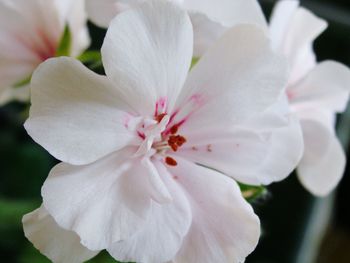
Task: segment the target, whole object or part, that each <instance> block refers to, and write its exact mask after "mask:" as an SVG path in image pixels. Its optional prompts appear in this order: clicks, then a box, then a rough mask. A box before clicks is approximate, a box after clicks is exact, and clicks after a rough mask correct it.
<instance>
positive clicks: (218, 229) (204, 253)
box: [169, 158, 260, 263]
mask: <svg viewBox="0 0 350 263" xmlns="http://www.w3.org/2000/svg"><path fill="white" fill-rule="evenodd" d="M176 160H177V161H178V165H177V166H174V167H171V168H169V171H170V173H171V174H172V175H174V176H176V177H177V181H178V182H179V184H180V185H181V186H182V187H183V189H184V190H185V191H186V192H187V196H188V198H189V200H190V204H191V207H192V214H193V215H192V218H193V219H192V225H191V228H190V230H189V233H188V234H187V236H186V238H185V240H184V242H183V246H182V248H181V250H180V251H179V253H178V254H177V256H176V258H175V260H173V261H174V262H175V263H192V262H201V263H212V262H220V263H225V262H227V263H230V262H243V261H244V259H245V257H247V256H248V254H249V253H251V252H252V251H253V250H254V248H255V246H256V245H257V242H258V240H259V235H260V224H259V219H258V217H257V216H256V215H255V214H254V212H253V209H252V207H251V206H250V205H249V204H248V203H247V202H246V201H245V200H244V198H243V197H242V195H241V191H240V189H239V187H238V185H237V184H236V183H235V182H234V181H233V180H232V179H230V178H228V177H225V176H224V175H222V174H220V173H218V172H215V171H213V170H209V169H207V168H204V167H201V166H197V165H195V164H193V163H189V162H187V161H185V160H183V159H180V158H177V159H176Z"/></svg>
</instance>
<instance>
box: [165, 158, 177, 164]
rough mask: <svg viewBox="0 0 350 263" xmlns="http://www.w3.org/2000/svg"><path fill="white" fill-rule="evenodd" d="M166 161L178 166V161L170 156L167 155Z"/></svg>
mask: <svg viewBox="0 0 350 263" xmlns="http://www.w3.org/2000/svg"><path fill="white" fill-rule="evenodd" d="M165 163H166V164H168V165H170V166H176V165H177V162H176V161H175V160H174V159H173V158H171V157H169V156H167V157H165Z"/></svg>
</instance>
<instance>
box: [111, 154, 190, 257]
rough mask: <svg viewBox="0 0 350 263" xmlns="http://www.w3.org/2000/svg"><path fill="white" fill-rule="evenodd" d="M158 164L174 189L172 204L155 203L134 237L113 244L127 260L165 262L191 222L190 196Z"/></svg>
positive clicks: (113, 250)
mask: <svg viewBox="0 0 350 263" xmlns="http://www.w3.org/2000/svg"><path fill="white" fill-rule="evenodd" d="M154 162H155V164H154V165H155V166H156V167H157V170H158V172H159V174H160V175H161V178H162V180H164V182H165V184H166V186H167V188H168V189H169V191H170V192H171V195H172V197H173V201H172V202H171V203H168V204H162V205H160V204H157V203H154V202H153V203H152V204H151V208H150V210H151V211H150V214H149V216H148V220H147V223H146V224H145V225H144V226H143V227H142V229H140V231H138V232H137V233H136V234H135V235H133V236H132V237H131V238H129V239H127V240H125V241H120V242H117V243H115V244H113V245H112V246H111V247H109V249H108V251H109V253H111V255H112V256H113V257H114V258H116V259H118V260H121V261H123V262H127V261H132V262H154V263H157V262H159V263H162V262H167V261H170V260H172V259H173V258H174V256H175V255H176V253H177V252H178V250H179V249H180V247H181V245H182V241H183V238H184V236H186V234H187V232H188V230H189V227H190V225H191V219H192V215H191V208H190V204H189V203H188V200H187V196H186V195H185V194H184V192H183V190H182V189H181V188H180V186H179V185H178V184H177V182H176V179H174V178H173V177H172V175H170V174H169V172H168V171H167V169H166V168H165V167H164V165H163V164H162V163H160V161H156V160H154Z"/></svg>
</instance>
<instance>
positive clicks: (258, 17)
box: [86, 0, 267, 57]
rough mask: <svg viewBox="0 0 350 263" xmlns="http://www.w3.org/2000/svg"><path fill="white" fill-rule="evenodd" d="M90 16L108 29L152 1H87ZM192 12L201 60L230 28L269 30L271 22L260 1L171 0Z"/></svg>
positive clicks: (195, 49) (196, 54) (195, 48)
mask: <svg viewBox="0 0 350 263" xmlns="http://www.w3.org/2000/svg"><path fill="white" fill-rule="evenodd" d="M86 1H87V2H86V7H87V12H88V16H89V18H90V19H91V21H93V22H94V23H95V24H96V25H98V26H100V27H103V28H107V27H108V25H109V23H110V21H111V20H112V18H113V17H115V16H116V15H117V14H120V13H121V12H124V11H125V10H128V9H129V8H131V7H133V6H135V5H137V4H140V3H142V2H144V1H148V0H86ZM170 1H172V2H175V3H177V4H179V5H180V6H181V7H183V8H184V9H186V10H188V11H189V14H190V17H191V21H192V24H193V29H194V56H195V57H199V56H201V55H203V54H204V52H205V51H206V50H207V49H208V47H210V46H211V45H212V44H213V43H214V42H215V40H217V39H218V38H219V37H220V36H221V35H222V34H223V33H224V32H225V31H226V30H227V29H228V28H230V27H232V26H234V25H236V24H240V23H249V24H255V25H258V26H261V27H262V28H263V29H266V30H267V23H266V20H265V17H264V14H263V12H262V11H261V7H260V5H259V3H258V1H256V0H170Z"/></svg>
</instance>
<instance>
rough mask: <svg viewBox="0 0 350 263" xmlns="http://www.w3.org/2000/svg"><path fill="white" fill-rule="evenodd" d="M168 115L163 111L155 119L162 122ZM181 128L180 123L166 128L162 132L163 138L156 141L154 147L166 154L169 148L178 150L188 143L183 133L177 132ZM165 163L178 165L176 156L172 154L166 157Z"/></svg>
mask: <svg viewBox="0 0 350 263" xmlns="http://www.w3.org/2000/svg"><path fill="white" fill-rule="evenodd" d="M165 116H167V114H166V113H161V114H158V115H156V116H155V120H156V121H157V122H158V123H161V121H162V120H163V119H164V117H165ZM171 120H172V118H170V121H169V123H168V125H167V126H169V124H170V123H171ZM178 130H179V124H174V125H172V126H171V127H170V128H166V129H165V130H164V131H163V132H162V133H161V140H160V141H158V142H154V143H153V145H152V148H153V149H155V150H156V151H157V153H159V154H164V155H165V154H166V152H167V151H168V150H170V149H171V150H173V151H174V152H176V151H177V150H178V149H179V147H181V146H182V145H183V144H184V143H186V141H187V140H186V138H185V137H184V136H182V135H179V134H177V132H178ZM165 163H166V164H168V165H170V166H176V165H177V162H176V160H175V159H174V158H172V157H170V156H166V157H165Z"/></svg>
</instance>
